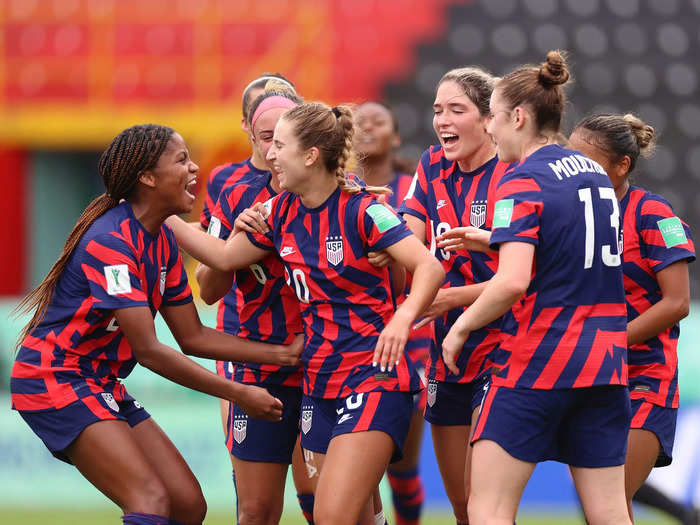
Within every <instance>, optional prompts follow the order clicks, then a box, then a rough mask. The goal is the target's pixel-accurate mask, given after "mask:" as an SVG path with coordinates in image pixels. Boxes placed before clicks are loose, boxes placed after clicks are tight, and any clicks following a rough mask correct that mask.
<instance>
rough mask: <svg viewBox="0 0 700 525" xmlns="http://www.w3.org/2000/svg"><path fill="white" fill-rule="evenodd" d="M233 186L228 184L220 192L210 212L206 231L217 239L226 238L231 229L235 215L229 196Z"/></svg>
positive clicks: (230, 196)
mask: <svg viewBox="0 0 700 525" xmlns="http://www.w3.org/2000/svg"><path fill="white" fill-rule="evenodd" d="M234 188H235V186H230V187H228V188H226V189H225V190H224V191H222V192H221V195H219V199H218V201H217V203H216V206H214V209H213V210H212V212H211V220H210V221H209V228H207V233H208V234H209V235H213V236H214V237H218V238H219V239H224V240H226V239H228V237H229V235H231V232H232V231H233V222H234V221H235V220H236V217H237V215H234V212H233V210H232V209H231V198H232V193H233V191H234Z"/></svg>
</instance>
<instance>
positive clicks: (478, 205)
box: [469, 201, 486, 228]
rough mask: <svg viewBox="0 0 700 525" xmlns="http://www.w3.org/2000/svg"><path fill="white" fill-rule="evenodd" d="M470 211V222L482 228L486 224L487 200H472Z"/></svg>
mask: <svg viewBox="0 0 700 525" xmlns="http://www.w3.org/2000/svg"><path fill="white" fill-rule="evenodd" d="M469 211H470V213H469V224H470V225H472V226H474V227H475V228H481V227H482V226H483V225H484V224H486V201H474V202H472V205H471V208H470V210H469Z"/></svg>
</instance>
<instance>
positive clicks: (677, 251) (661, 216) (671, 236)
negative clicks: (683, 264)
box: [637, 195, 695, 273]
mask: <svg viewBox="0 0 700 525" xmlns="http://www.w3.org/2000/svg"><path fill="white" fill-rule="evenodd" d="M637 228H638V231H639V241H640V247H641V252H642V254H643V256H644V257H645V258H646V259H647V261H648V263H649V267H650V268H651V269H652V270H653V271H654V272H655V273H658V272H660V271H661V270H663V269H664V268H666V267H667V266H669V265H671V264H673V263H674V262H677V261H682V260H687V261H688V262H691V261H694V260H695V245H694V243H693V239H692V237H691V232H690V227H689V226H688V225H687V224H686V223H685V222H684V221H683V220H681V219H680V218H679V217H677V216H676V214H675V213H674V212H673V209H672V208H671V205H670V204H669V203H668V202H666V201H665V200H664V199H663V198H661V197H659V196H657V195H654V196H649V197H648V198H646V199H644V200H642V201H641V202H640V204H639V209H638V213H637Z"/></svg>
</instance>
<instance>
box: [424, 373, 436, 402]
mask: <svg viewBox="0 0 700 525" xmlns="http://www.w3.org/2000/svg"><path fill="white" fill-rule="evenodd" d="M426 398H427V399H426V400H427V402H428V406H430V407H432V406H433V405H434V404H435V400H436V399H437V382H436V381H433V380H432V379H431V380H429V381H428V394H427V396H426Z"/></svg>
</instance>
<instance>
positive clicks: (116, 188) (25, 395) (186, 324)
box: [11, 124, 296, 524]
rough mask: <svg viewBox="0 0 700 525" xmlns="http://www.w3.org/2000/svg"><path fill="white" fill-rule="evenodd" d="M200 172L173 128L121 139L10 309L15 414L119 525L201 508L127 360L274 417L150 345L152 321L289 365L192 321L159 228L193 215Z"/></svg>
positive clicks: (166, 233)
mask: <svg viewBox="0 0 700 525" xmlns="http://www.w3.org/2000/svg"><path fill="white" fill-rule="evenodd" d="M198 169H199V168H198V167H197V165H196V164H195V163H194V162H192V160H191V159H190V157H189V152H188V150H187V147H186V146H185V143H184V141H183V140H182V137H180V135H179V134H177V133H176V132H175V131H173V130H172V129H170V128H167V127H164V126H157V125H153V124H147V125H140V126H134V127H131V128H128V129H126V130H124V131H123V132H121V133H120V134H119V135H118V136H117V137H116V138H115V139H114V140H113V141H112V143H111V144H110V146H109V147H108V148H107V149H106V150H105V152H104V153H103V154H102V157H101V158H100V162H99V171H100V175H101V176H102V180H103V182H104V185H105V188H106V193H104V194H102V195H101V196H99V197H98V198H97V199H95V200H94V201H93V202H92V203H91V204H90V205H89V206H88V207H87V209H86V210H85V211H84V212H83V214H82V216H81V217H80V219H79V220H78V223H77V224H76V226H75V227H74V229H73V231H72V232H71V234H70V235H69V237H68V240H67V241H66V245H65V248H64V250H63V253H62V254H61V256H60V258H59V259H58V261H56V263H54V265H53V267H52V268H51V271H50V272H49V275H48V276H47V277H46V278H45V279H44V281H43V282H42V283H41V285H39V287H38V288H37V289H36V290H34V291H33V292H32V293H31V294H29V296H28V297H27V298H26V299H25V300H24V301H23V302H22V303H21V305H20V308H21V307H25V308H26V309H30V308H32V309H35V313H34V316H33V318H32V320H31V321H30V322H29V324H28V325H27V327H26V328H25V329H24V333H23V334H22V340H21V347H20V349H19V352H18V354H17V358H16V361H15V364H14V367H13V369H12V379H11V391H12V406H13V408H15V409H17V410H18V411H19V412H20V415H21V416H22V418H23V419H24V420H25V421H26V422H27V424H28V425H29V426H30V427H31V429H32V430H33V431H34V432H35V433H36V434H37V435H38V436H39V437H40V438H41V439H42V440H43V441H44V443H45V444H46V446H47V448H48V449H49V450H50V451H51V452H52V453H53V454H54V455H55V456H56V457H57V458H59V459H62V460H64V461H67V462H69V463H72V464H73V465H75V466H76V468H77V469H78V470H79V471H80V473H81V474H82V475H83V476H85V477H86V478H87V479H88V480H89V481H90V482H91V483H92V484H93V485H94V486H95V487H97V488H98V489H99V490H100V491H101V492H102V493H104V494H105V495H106V496H107V497H109V498H110V499H111V500H112V501H114V502H115V503H116V504H117V505H119V506H120V507H121V508H122V510H123V511H124V516H123V521H124V523H126V524H166V523H187V524H199V523H201V522H202V520H203V519H204V515H205V512H206V503H205V501H204V497H203V496H202V492H201V489H200V487H199V484H198V483H197V480H196V479H195V477H194V475H193V474H192V472H191V471H190V469H189V467H188V466H187V464H186V463H185V461H184V459H183V458H182V456H181V455H180V454H179V452H178V451H177V449H176V448H175V447H174V446H173V444H172V443H171V442H170V440H169V439H168V438H167V436H166V435H165V434H164V433H163V431H162V430H161V429H160V427H158V425H156V423H155V422H154V421H153V420H152V419H151V418H150V416H149V415H148V413H147V412H146V411H145V410H144V409H143V407H141V405H140V404H139V403H138V402H136V401H135V400H134V399H133V398H132V397H131V396H130V395H129V394H128V393H127V391H126V389H125V388H124V386H123V385H122V383H121V382H120V380H119V378H121V377H126V376H127V375H128V374H129V373H130V372H131V370H132V369H133V368H134V366H135V365H136V362H139V363H141V364H142V365H143V366H145V367H147V368H150V369H151V370H153V371H154V372H156V373H158V374H160V375H162V376H164V377H166V378H168V379H170V380H171V381H174V382H176V383H179V384H181V385H184V386H187V387H189V388H194V389H196V390H200V391H202V392H205V393H208V394H211V395H215V396H218V397H221V398H224V399H227V400H229V401H232V402H235V403H237V404H240V405H241V406H242V407H243V408H244V409H245V410H246V411H247V412H248V413H249V414H250V415H252V416H255V417H264V418H267V419H270V420H273V421H276V420H279V419H280V418H281V416H282V409H283V407H282V404H281V403H280V401H279V400H278V399H275V398H274V397H273V396H271V395H270V394H269V393H268V392H266V391H265V390H264V389H261V388H258V387H254V386H248V385H241V384H237V383H233V382H231V381H227V380H225V379H224V378H221V377H219V376H217V375H216V374H213V373H211V372H209V371H207V370H206V369H204V368H202V367H201V366H199V365H198V364H196V363H194V362H193V361H191V360H190V359H188V358H186V357H185V356H183V355H182V354H181V353H180V352H177V351H175V350H173V349H172V348H169V347H167V346H165V345H163V344H161V343H160V342H158V340H157V339H156V334H155V329H154V325H153V317H154V316H155V313H156V312H157V311H160V312H161V314H162V315H163V317H164V318H165V320H166V322H167V323H168V325H169V326H170V328H171V330H172V331H173V334H174V335H175V339H176V340H177V341H178V343H179V344H180V346H181V347H182V348H183V350H184V351H185V352H187V353H189V354H192V355H197V356H200V357H209V358H213V359H226V360H228V359H244V360H263V361H269V362H277V363H279V364H284V363H287V364H291V363H292V362H293V361H294V360H295V359H296V358H293V354H292V355H289V350H285V347H281V346H275V345H266V344H262V343H255V342H249V341H246V340H243V339H238V338H235V337H232V336H230V335H227V334H223V333H220V332H217V331H215V330H211V329H209V328H206V327H204V326H202V324H201V323H200V321H199V317H198V316H197V311H196V309H195V307H194V304H193V303H192V295H191V293H190V289H189V286H188V284H187V277H186V274H185V272H184V269H183V265H182V259H181V257H180V255H179V252H178V247H177V244H176V242H175V238H174V236H173V234H172V232H171V231H170V230H169V229H168V228H166V227H164V226H163V220H164V219H165V218H166V217H168V216H170V215H172V214H173V213H185V212H188V211H190V210H191V209H192V204H193V202H194V196H193V195H192V194H191V193H190V192H189V191H188V188H189V187H190V186H191V184H192V183H193V182H194V181H195V180H196V173H197V170H198ZM120 201H121V202H120ZM275 354H279V355H278V357H275ZM290 357H292V359H290Z"/></svg>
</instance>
